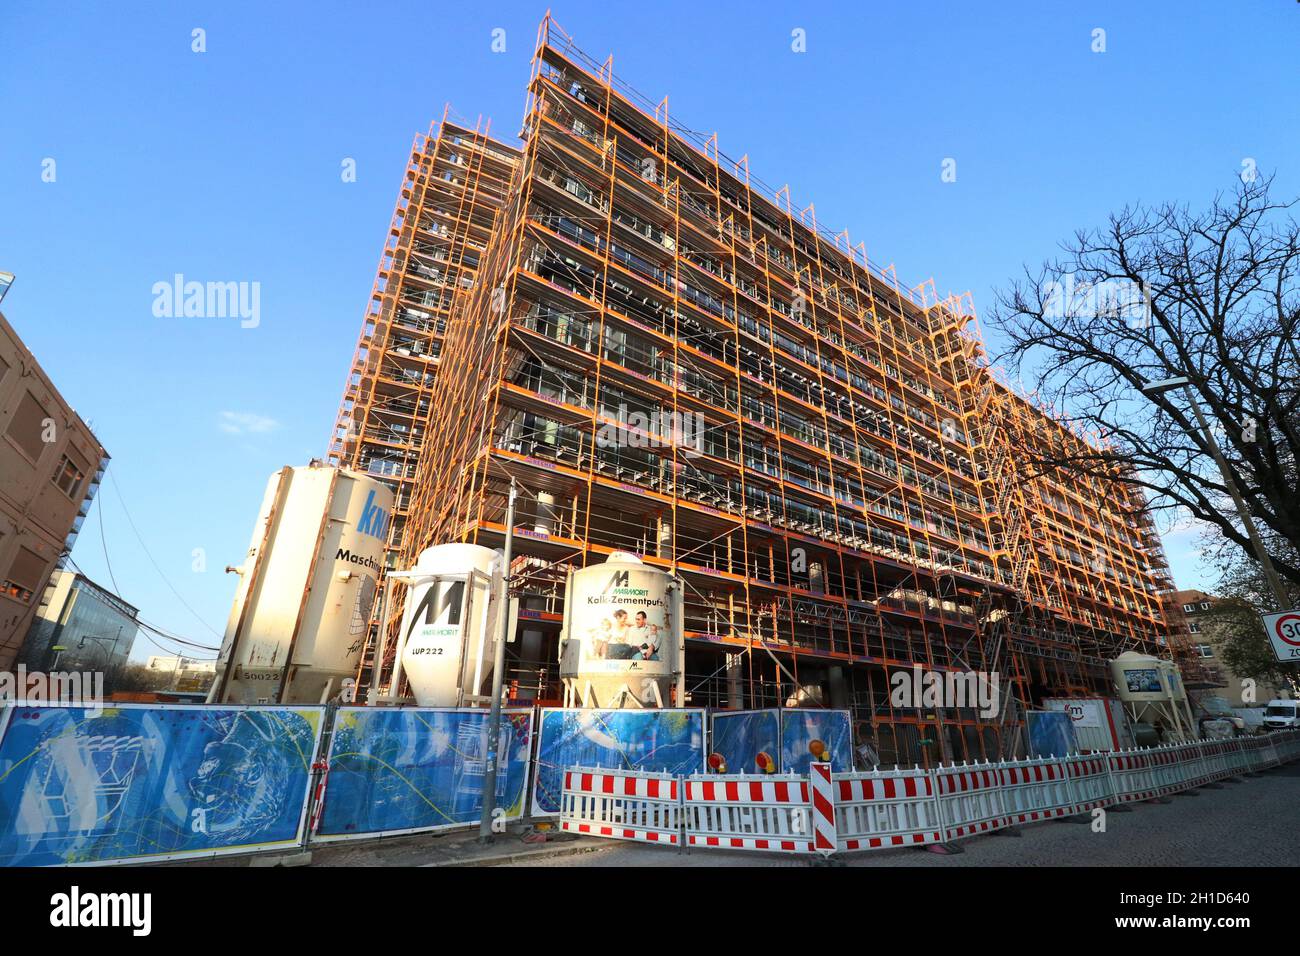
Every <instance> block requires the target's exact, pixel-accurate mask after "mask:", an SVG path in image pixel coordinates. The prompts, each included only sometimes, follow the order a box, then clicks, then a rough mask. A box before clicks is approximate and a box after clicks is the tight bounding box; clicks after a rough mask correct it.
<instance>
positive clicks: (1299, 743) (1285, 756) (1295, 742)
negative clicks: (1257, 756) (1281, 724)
mask: <svg viewBox="0 0 1300 956" xmlns="http://www.w3.org/2000/svg"><path fill="white" fill-rule="evenodd" d="M1276 736H1277V738H1278V739H1277V742H1276V743H1274V745H1273V746H1274V747H1275V748H1276V749H1277V752H1278V758H1279V759H1280V760H1281V761H1282V762H1283V763H1290V762H1291V761H1292V760H1295V759H1296V758H1297V757H1300V730H1284V731H1282V732H1281V733H1280V734H1277V735H1276Z"/></svg>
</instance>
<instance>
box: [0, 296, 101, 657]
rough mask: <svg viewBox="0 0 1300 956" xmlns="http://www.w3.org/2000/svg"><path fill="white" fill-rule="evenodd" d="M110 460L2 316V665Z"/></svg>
mask: <svg viewBox="0 0 1300 956" xmlns="http://www.w3.org/2000/svg"><path fill="white" fill-rule="evenodd" d="M107 463H108V455H107V453H106V452H105V451H104V448H103V446H102V445H100V443H99V442H98V441H97V440H96V439H95V436H94V434H92V433H91V431H90V428H89V427H88V426H87V425H86V423H85V422H84V421H82V420H81V418H80V416H78V415H77V413H76V412H75V411H73V410H72V408H71V406H69V405H68V403H67V402H65V401H64V400H63V397H62V396H61V395H59V393H58V391H57V390H56V389H55V387H54V385H53V384H52V383H51V382H50V379H49V377H48V376H47V375H46V374H45V372H44V371H42V370H41V367H40V365H39V364H38V363H37V361H36V359H35V357H34V356H33V355H32V353H31V352H30V351H28V349H27V348H26V346H24V345H23V343H22V341H21V340H20V339H19V338H18V333H17V332H15V331H14V329H13V327H12V326H11V325H10V324H9V322H8V321H7V320H6V319H5V317H4V315H3V314H0V670H8V669H9V668H10V667H12V665H13V663H14V659H15V656H16V655H17V653H18V649H19V646H20V645H21V643H22V640H23V638H24V637H25V636H26V634H27V632H28V629H29V628H30V627H31V625H32V622H33V620H34V618H35V614H36V609H37V607H38V605H39V604H40V602H41V595H42V594H43V593H44V592H45V586H46V582H47V581H49V579H50V573H51V572H52V571H53V570H54V568H55V567H56V565H58V564H59V562H60V560H61V558H62V557H63V556H64V555H65V554H67V553H68V552H69V551H70V550H71V549H72V544H73V541H74V540H75V539H76V536H77V532H78V530H80V528H81V522H82V520H83V519H84V518H85V516H86V513H87V511H88V510H89V508H90V502H91V500H92V499H93V498H94V496H95V492H96V491H97V490H98V488H99V483H100V480H101V479H102V477H103V474H104V468H105V466H106V465H107Z"/></svg>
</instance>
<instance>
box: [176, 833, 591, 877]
mask: <svg viewBox="0 0 1300 956" xmlns="http://www.w3.org/2000/svg"><path fill="white" fill-rule="evenodd" d="M541 833H544V834H545V836H546V841H545V842H543V843H526V842H524V838H525V837H527V836H530V835H533V836H534V837H536V835H538V834H541ZM609 846H610V841H609V840H599V839H596V838H593V837H578V836H574V835H572V834H568V833H561V832H560V831H559V830H558V829H550V830H544V831H539V830H534V828H533V827H532V826H531V825H529V824H527V823H518V824H514V825H512V826H511V827H510V828H509V829H508V830H507V831H506V832H505V833H498V834H496V836H495V838H494V839H493V841H492V843H491V844H489V845H487V846H484V845H482V844H480V843H479V842H478V829H477V828H475V829H473V830H470V829H458V830H451V831H448V832H443V833H415V834H411V835H409V836H395V837H385V838H382V839H377V840H357V841H355V842H352V841H348V842H343V843H317V844H314V845H313V846H311V847H309V848H308V849H307V850H305V851H304V850H302V849H298V848H295V849H294V850H291V851H285V852H283V853H261V854H250V855H247V856H228V857H217V858H215V859H204V860H187V861H184V862H181V861H177V862H174V863H164V864H161V865H163V866H500V865H502V864H507V863H511V864H522V865H527V863H528V862H529V861H530V860H539V859H553V858H556V857H566V856H575V855H578V854H584V853H593V852H596V851H598V850H603V849H607V848H608V847H609Z"/></svg>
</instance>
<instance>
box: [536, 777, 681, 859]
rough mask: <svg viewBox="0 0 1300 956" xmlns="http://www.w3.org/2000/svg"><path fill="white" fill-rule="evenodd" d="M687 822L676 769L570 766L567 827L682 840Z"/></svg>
mask: <svg viewBox="0 0 1300 956" xmlns="http://www.w3.org/2000/svg"><path fill="white" fill-rule="evenodd" d="M681 825H682V812H681V787H680V785H679V783H678V780H677V778H676V777H674V776H672V775H671V774H666V773H644V772H641V771H635V770H603V769H587V768H583V767H571V768H569V769H567V770H565V771H564V792H563V794H562V795H561V797H560V829H562V830H566V831H568V832H570V833H585V834H587V835H589V836H602V837H610V838H612V839H615V840H636V841H639V842H642V843H665V844H668V845H669V846H679V845H680V841H681Z"/></svg>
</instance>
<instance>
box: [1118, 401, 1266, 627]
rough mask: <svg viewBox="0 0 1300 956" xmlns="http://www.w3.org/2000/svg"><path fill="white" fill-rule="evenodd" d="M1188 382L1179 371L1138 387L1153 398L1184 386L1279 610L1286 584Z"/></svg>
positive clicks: (1193, 412)
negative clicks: (1173, 375)
mask: <svg viewBox="0 0 1300 956" xmlns="http://www.w3.org/2000/svg"><path fill="white" fill-rule="evenodd" d="M1191 384H1192V380H1191V379H1190V378H1188V377H1187V376H1186V375H1179V376H1177V377H1176V378H1167V379H1164V380H1162V381H1159V382H1148V383H1147V384H1146V385H1143V386H1142V388H1141V391H1142V393H1143V394H1144V395H1147V396H1150V397H1152V398H1154V397H1155V396H1157V395H1162V394H1164V393H1165V392H1169V391H1173V390H1174V389H1176V388H1181V389H1182V390H1183V394H1184V395H1185V396H1186V398H1187V404H1188V405H1190V406H1191V409H1192V414H1194V415H1195V416H1196V422H1197V424H1198V425H1199V426H1200V429H1201V431H1202V432H1204V435H1205V443H1206V445H1207V446H1208V447H1209V449H1210V454H1211V455H1212V456H1213V458H1214V462H1215V464H1217V465H1218V466H1219V474H1220V475H1221V476H1222V477H1223V484H1224V487H1226V488H1227V489H1228V494H1229V495H1231V496H1232V500H1233V503H1234V504H1235V505H1236V506H1237V515H1238V516H1239V517H1240V518H1241V523H1242V525H1244V526H1245V528H1246V534H1247V536H1248V537H1249V538H1250V544H1251V547H1252V549H1253V550H1254V552H1255V557H1256V558H1257V559H1258V560H1259V563H1260V566H1261V567H1262V568H1263V569H1264V578H1265V579H1266V580H1267V581H1268V586H1269V589H1270V590H1271V591H1272V592H1273V599H1274V600H1275V601H1276V602H1277V606H1278V609H1279V610H1281V609H1282V608H1285V607H1286V606H1287V605H1288V603H1289V602H1290V597H1289V596H1288V595H1287V591H1286V585H1285V584H1283V583H1282V578H1281V577H1279V576H1278V573H1277V569H1276V568H1274V567H1273V560H1272V559H1271V558H1270V557H1269V556H1268V550H1267V549H1266V548H1265V547H1264V539H1263V538H1261V537H1260V536H1259V531H1258V530H1256V528H1255V519H1254V518H1252V517H1251V515H1250V511H1249V509H1247V507H1246V500H1245V499H1244V498H1242V497H1241V492H1240V491H1239V490H1238V489H1237V482H1236V480H1235V479H1234V478H1233V477H1232V469H1231V468H1229V467H1228V460H1227V459H1226V458H1224V457H1223V452H1222V450H1221V449H1220V448H1219V443H1218V442H1217V441H1215V439H1214V432H1213V431H1211V429H1210V425H1209V422H1207V421H1206V420H1205V415H1204V413H1202V411H1201V405H1200V403H1199V402H1198V401H1197V400H1196V394H1195V393H1194V392H1193V391H1192V389H1191Z"/></svg>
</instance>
